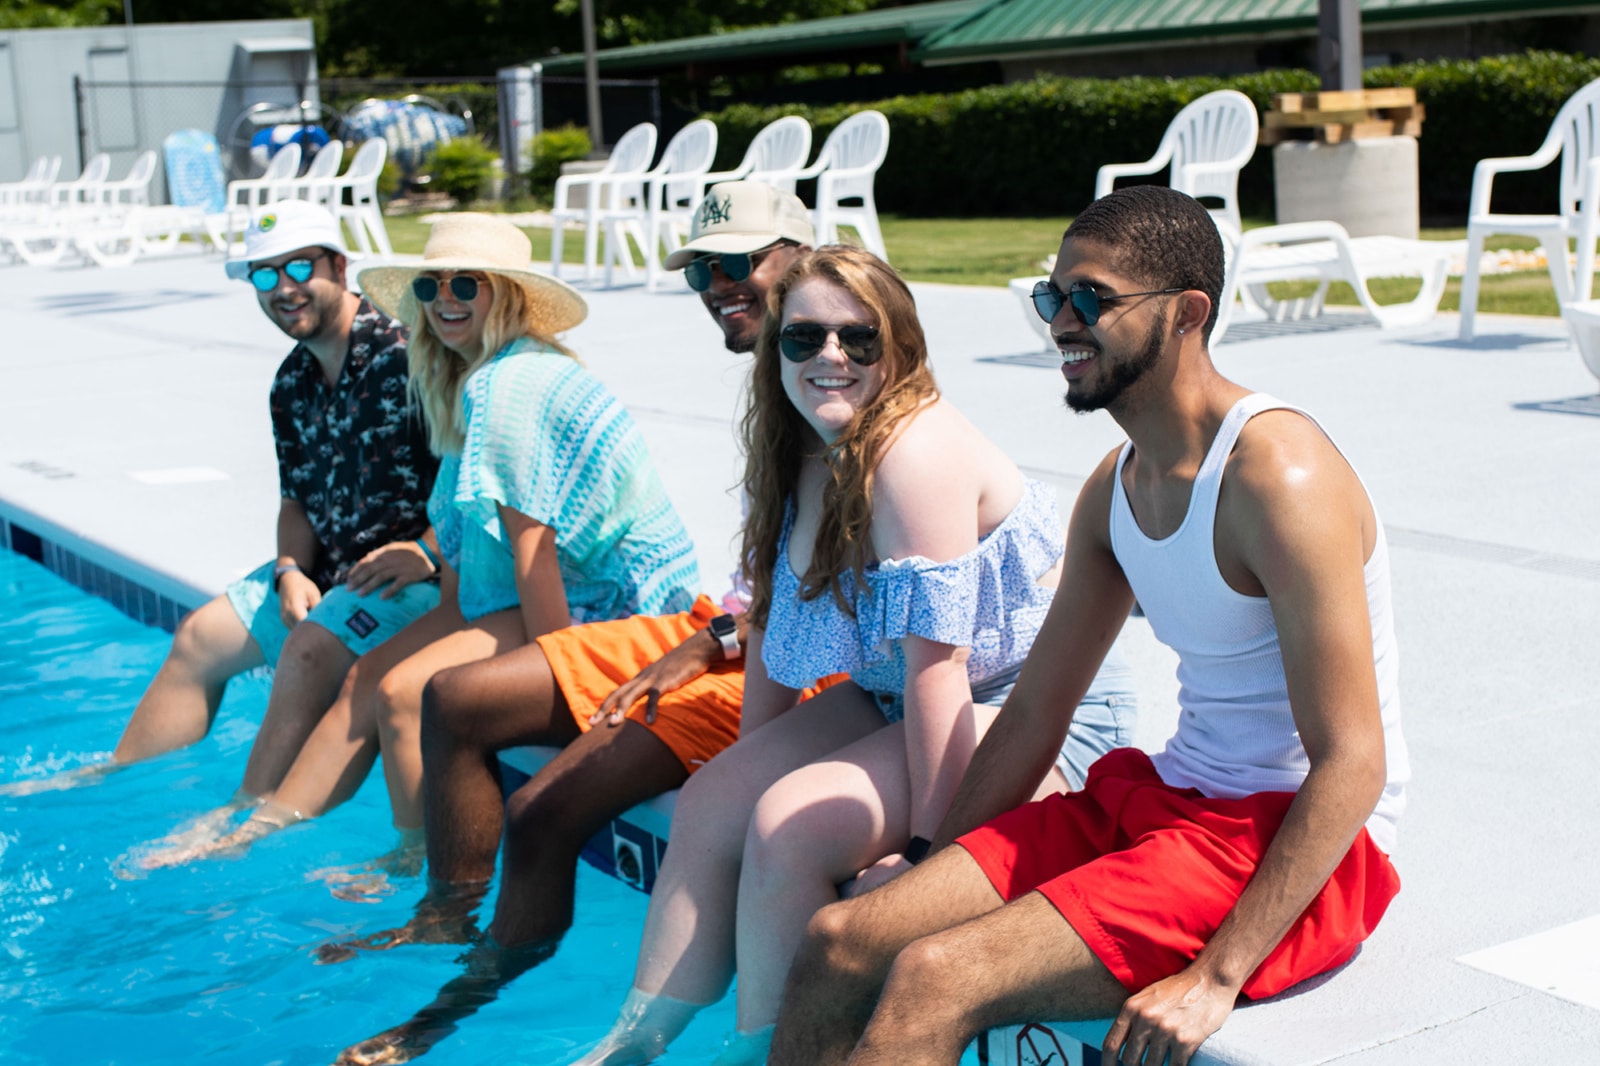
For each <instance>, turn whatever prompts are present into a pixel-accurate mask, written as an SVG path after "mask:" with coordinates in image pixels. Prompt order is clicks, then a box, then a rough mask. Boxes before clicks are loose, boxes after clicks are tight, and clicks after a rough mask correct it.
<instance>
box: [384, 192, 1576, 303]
mask: <svg viewBox="0 0 1600 1066" xmlns="http://www.w3.org/2000/svg"><path fill="white" fill-rule="evenodd" d="M1071 221H1072V219H1070V218H1068V217H1066V216H1062V217H1060V218H902V217H900V216H897V215H885V216H883V217H882V218H881V220H880V224H881V225H882V227H883V240H884V243H885V244H886V245H887V246H888V248H889V258H890V259H891V260H892V261H893V262H894V265H895V268H896V269H897V270H899V271H900V273H901V274H903V275H904V276H905V277H906V278H908V279H910V280H912V281H937V282H945V283H948V284H952V285H1004V284H1005V283H1006V282H1007V281H1009V280H1010V279H1012V278H1017V277H1025V276H1027V275H1030V274H1039V273H1042V272H1043V265H1042V262H1043V260H1044V258H1045V257H1046V256H1048V255H1051V254H1053V253H1054V252H1055V250H1056V247H1057V246H1058V245H1059V244H1060V243H1061V234H1062V232H1063V231H1065V230H1066V228H1067V224H1068V223H1070V222H1071ZM385 222H386V223H387V225H388V227H389V240H390V241H391V242H392V243H393V245H394V249H395V251H397V252H420V251H422V246H423V244H424V242H426V241H427V239H428V229H429V227H428V225H427V223H424V222H422V221H420V220H419V219H418V218H417V216H414V215H393V216H389V217H387V218H386V219H385ZM1268 224H1269V222H1268V220H1265V219H1250V220H1247V221H1246V223H1245V228H1246V229H1254V228H1255V227H1257V226H1265V225H1268ZM527 233H528V236H529V238H530V239H531V240H532V241H533V257H534V258H535V259H541V260H543V259H548V258H549V257H550V231H549V230H547V229H537V228H535V229H529V230H528V231H527ZM1465 236H1466V230H1465V229H1461V228H1457V229H1424V230H1423V231H1422V237H1423V239H1424V240H1460V239H1462V238H1464V237H1465ZM1488 246H1489V247H1490V248H1520V249H1528V248H1534V247H1537V246H1538V242H1537V241H1535V240H1533V239H1531V238H1519V237H1503V238H1499V239H1491V240H1490V241H1489V245H1488ZM561 260H562V262H564V263H576V264H581V263H582V262H583V231H582V230H577V229H569V230H568V231H567V233H566V240H565V241H564V247H563V248H562V255H561ZM1420 285H1421V282H1420V281H1418V280H1415V279H1407V278H1378V279H1375V280H1374V281H1373V282H1372V294H1373V296H1374V297H1375V298H1376V299H1377V301H1378V302H1379V303H1394V302H1397V301H1401V300H1409V299H1410V298H1412V297H1413V296H1415V295H1416V294H1417V290H1418V288H1419V287H1420ZM1314 289H1315V286H1314V285H1313V284H1311V283H1309V282H1305V283H1300V282H1287V283H1283V284H1278V285H1273V286H1270V291H1271V292H1272V294H1273V295H1274V296H1275V297H1278V298H1279V299H1292V298H1294V297H1297V296H1306V295H1309V294H1310V293H1311V292H1312V291H1313V290H1314ZM1328 302H1329V303H1333V304H1351V305H1353V304H1355V302H1356V298H1355V293H1354V292H1353V291H1351V289H1350V287H1349V286H1348V285H1345V284H1343V283H1339V284H1336V285H1334V286H1333V287H1332V289H1330V290H1329V293H1328ZM1460 306H1461V280H1460V279H1459V278H1452V279H1451V280H1450V283H1449V284H1448V286H1446V288H1445V292H1444V299H1443V301H1442V302H1441V303H1440V304H1439V308H1440V310H1443V311H1455V310H1458V309H1459V308H1460ZM1478 310H1480V311H1486V312H1498V313H1501V314H1516V315H1551V316H1554V315H1556V314H1558V313H1559V312H1558V309H1557V307H1556V297H1555V292H1554V290H1553V289H1552V288H1551V287H1550V276H1549V275H1548V274H1546V273H1545V272H1544V271H1542V270H1529V271H1519V272H1517V273H1512V274H1493V275H1487V276H1485V277H1484V278H1483V283H1482V286H1481V288H1480V289H1479V298H1478Z"/></svg>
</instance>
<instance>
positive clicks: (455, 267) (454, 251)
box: [356, 213, 589, 337]
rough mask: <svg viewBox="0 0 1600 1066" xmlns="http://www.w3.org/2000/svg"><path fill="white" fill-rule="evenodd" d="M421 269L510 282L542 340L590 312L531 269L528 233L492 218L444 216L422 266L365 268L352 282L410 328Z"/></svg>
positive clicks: (563, 287) (416, 314)
mask: <svg viewBox="0 0 1600 1066" xmlns="http://www.w3.org/2000/svg"><path fill="white" fill-rule="evenodd" d="M425 270H448V271H452V272H460V271H466V270H481V271H483V272H484V273H486V274H499V275H500V276H501V277H505V278H509V279H510V280H512V281H515V282H516V283H517V284H519V285H521V286H522V289H523V291H524V292H525V293H527V296H528V304H529V306H530V308H531V311H532V314H531V318H532V320H533V324H534V328H535V329H537V330H538V331H539V332H540V333H542V334H544V335H545V336H547V337H554V336H555V335H556V334H557V333H561V332H563V331H565V330H569V329H571V328H572V327H573V326H576V325H577V324H578V323H579V322H582V321H583V320H584V318H585V317H587V316H588V314H589V305H588V303H587V302H585V300H584V298H583V296H582V295H581V294H579V292H578V291H577V290H576V289H574V288H573V287H572V286H570V285H568V284H567V283H566V282H564V281H561V280H560V279H558V278H553V277H551V276H550V275H549V274H545V273H542V272H540V271H537V270H535V269H533V245H532V242H530V241H529V240H528V235H527V234H526V233H523V232H522V231H521V230H519V229H518V228H517V227H515V226H513V225H512V224H511V223H509V222H507V221H506V220H505V219H503V218H496V217H494V216H493V215H480V214H472V213H463V214H459V215H447V216H446V217H444V218H441V219H440V220H439V221H438V222H435V223H434V225H433V232H432V233H430V234H428V243H427V245H425V246H424V247H423V249H422V262H420V263H415V264H410V265H405V266H374V267H368V268H367V269H365V270H363V271H362V272H361V273H360V275H358V276H357V278H356V283H357V284H358V285H360V286H361V291H362V292H364V293H366V294H367V298H368V299H369V300H371V301H372V302H373V303H375V304H377V305H378V307H379V308H380V309H381V310H382V311H383V312H384V313H385V314H387V315H389V316H390V317H391V318H397V319H399V320H400V321H401V322H405V323H408V324H410V325H415V324H416V323H417V322H418V321H419V320H420V319H421V309H420V308H419V307H418V305H417V298H416V297H415V296H413V295H412V293H411V282H412V281H413V280H414V279H415V278H416V276H417V275H418V274H421V273H422V272H423V271H425Z"/></svg>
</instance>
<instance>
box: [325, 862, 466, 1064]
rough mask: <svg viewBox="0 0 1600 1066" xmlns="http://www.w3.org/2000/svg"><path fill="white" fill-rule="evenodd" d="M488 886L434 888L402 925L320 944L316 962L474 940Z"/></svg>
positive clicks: (345, 959) (340, 960)
mask: <svg viewBox="0 0 1600 1066" xmlns="http://www.w3.org/2000/svg"><path fill="white" fill-rule="evenodd" d="M488 890H489V885H488V883H487V882H484V883H480V884H474V885H450V886H447V887H444V888H442V889H436V890H434V891H433V892H430V893H429V895H428V896H426V897H424V898H423V900H422V902H420V903H418V904H417V913H416V914H415V916H413V917H412V919H411V920H410V921H409V922H407V923H406V924H405V925H402V926H400V927H399V928H397V929H383V930H380V931H379V932H376V933H368V934H367V935H366V936H359V937H354V938H352V939H349V940H339V941H333V942H330V943H327V944H323V945H321V946H319V947H318V948H317V951H316V955H317V962H318V963H319V964H321V965H331V964H333V963H339V962H346V961H348V960H350V959H353V958H355V956H356V954H357V953H358V952H362V951H388V950H389V949H390V948H397V947H401V946H402V945H405V944H474V943H476V942H477V941H478V940H480V939H481V938H482V935H483V934H482V933H480V932H479V930H478V923H477V920H476V911H477V907H478V903H479V902H480V901H481V900H482V899H483V897H484V895H485V894H486V893H487V892H488ZM374 1039H376V1038H374Z"/></svg>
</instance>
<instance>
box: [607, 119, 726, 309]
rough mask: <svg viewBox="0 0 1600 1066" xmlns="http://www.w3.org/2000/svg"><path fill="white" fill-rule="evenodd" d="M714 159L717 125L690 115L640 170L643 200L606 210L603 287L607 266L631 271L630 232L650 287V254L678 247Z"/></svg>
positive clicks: (655, 272) (657, 271)
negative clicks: (640, 203) (657, 159)
mask: <svg viewBox="0 0 1600 1066" xmlns="http://www.w3.org/2000/svg"><path fill="white" fill-rule="evenodd" d="M716 158H717V126H716V123H714V122H712V121H710V120H709V119H703V118H702V119H696V120H695V121H693V122H691V123H689V124H688V125H687V126H685V127H683V129H681V130H679V131H678V132H677V133H675V134H673V136H672V140H670V141H668V142H667V147H666V150H665V151H663V152H662V153H661V162H659V163H657V164H656V165H655V167H653V168H652V169H651V170H649V171H648V172H646V173H645V174H644V175H642V178H643V180H644V185H645V191H644V204H643V206H642V209H641V208H640V207H637V206H635V207H619V208H616V209H614V210H608V211H606V212H605V213H604V214H603V215H602V218H601V222H602V225H603V226H604V227H605V242H606V243H605V252H604V254H603V256H602V258H604V259H605V264H606V286H607V287H608V288H609V287H610V286H611V283H612V277H613V274H612V268H613V267H615V266H617V265H621V266H623V267H624V268H626V270H627V271H628V276H629V277H632V276H633V274H634V273H635V271H634V267H633V253H632V252H631V251H629V249H628V239H629V238H630V237H631V238H632V239H633V240H634V241H635V242H636V243H637V244H638V245H639V251H640V252H641V253H642V254H643V255H644V273H645V287H646V288H648V289H654V288H655V286H656V281H657V279H658V278H660V276H661V259H660V258H658V257H657V255H656V253H657V252H658V251H659V250H660V246H661V245H662V244H665V245H666V249H667V254H668V255H670V254H672V252H673V251H675V250H676V249H678V248H681V247H682V246H683V241H684V238H686V237H687V236H688V233H689V219H690V218H691V216H692V215H693V214H694V209H695V208H696V207H698V206H700V201H701V199H703V198H704V197H705V192H706V175H707V174H709V173H710V172H711V164H712V162H713V161H714V160H715V159H716Z"/></svg>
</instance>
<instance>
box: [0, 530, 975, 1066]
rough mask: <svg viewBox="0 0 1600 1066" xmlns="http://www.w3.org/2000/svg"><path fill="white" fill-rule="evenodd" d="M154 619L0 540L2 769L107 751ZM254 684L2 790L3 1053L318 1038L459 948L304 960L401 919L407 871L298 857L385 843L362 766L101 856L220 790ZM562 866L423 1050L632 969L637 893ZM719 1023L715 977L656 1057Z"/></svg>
mask: <svg viewBox="0 0 1600 1066" xmlns="http://www.w3.org/2000/svg"><path fill="white" fill-rule="evenodd" d="M169 642H170V637H169V636H168V635H167V634H165V633H163V632H161V631H160V630H156V629H151V628H148V627H145V626H142V625H140V624H138V623H136V622H133V621H131V620H130V619H128V618H126V617H125V616H123V615H122V614H120V613H119V612H117V611H116V610H115V609H114V608H113V607H111V606H110V605H109V604H106V603H104V602H102V601H100V600H97V599H94V598H93V597H90V596H88V595H86V594H84V593H82V592H80V591H78V590H77V589H75V588H73V587H72V586H70V585H68V584H67V583H66V582H64V581H62V580H61V579H60V578H58V577H56V576H55V575H53V574H51V573H49V572H48V571H46V570H44V569H43V568H42V567H40V566H38V565H37V564H35V563H33V562H32V561H31V560H28V559H25V558H23V557H21V556H19V555H15V554H13V553H10V552H5V551H0V782H8V781H14V780H19V779H26V778H37V777H44V776H47V775H49V774H52V773H55V772H56V771H59V770H62V769H69V768H72V767H76V766H81V765H84V764H86V763H90V762H95V761H98V760H100V759H102V758H103V757H104V756H105V755H106V754H107V753H109V751H110V750H111V748H112V747H113V746H114V745H115V744H116V741H117V737H118V736H119V735H120V733H121V730H122V726H123V724H124V723H125V722H126V721H127V718H128V716H129V714H130V713H131V711H132V709H133V706H134V704H135V702H136V701H137V700H138V698H139V695H140V694H141V693H142V692H143V690H144V687H145V685H146V684H147V683H148V681H149V679H150V677H151V676H152V675H153V674H154V673H155V670H156V668H157V666H158V665H159V664H160V662H161V659H162V657H163V655H164V654H165V653H166V649H167V646H168V644H169ZM266 696H267V682H266V681H265V680H264V679H262V678H259V677H245V678H241V679H237V680H235V681H234V682H233V683H232V684H231V685H230V686H229V688H228V694H227V698H226V699H225V701H224V702H223V706H222V710H221V712H220V714H219V715H218V718H217V723H216V726H215V728H214V729H213V730H212V733H211V735H210V736H209V737H208V738H207V739H206V740H204V741H202V742H201V743H199V744H196V745H194V746H193V747H191V748H188V749H185V750H183V751H178V752H174V753H171V754H169V755H166V756H163V757H161V758H158V759H154V760H151V761H150V762H148V763H144V764H141V765H138V766H134V767H131V768H129V769H126V770H123V771H121V772H119V773H116V774H112V775H109V776H108V777H106V778H104V779H102V780H101V781H100V782H99V783H98V784H95V785H92V786H87V787H80V788H78V789H75V790H72V791H65V792H52V793H44V794H40V795H34V796H26V797H0V949H3V950H0V1048H3V1049H4V1051H3V1052H0V1057H3V1058H4V1060H5V1062H7V1063H8V1064H28V1066H33V1064H45V1063H49V1064H52V1066H54V1064H59V1063H117V1064H123V1063H159V1062H192V1061H196V1060H200V1059H204V1060H205V1061H206V1062H207V1063H208V1064H227V1063H239V1064H241V1066H244V1064H248V1066H262V1064H264V1063H315V1062H329V1061H331V1060H332V1059H333V1058H334V1056H335V1055H337V1054H338V1052H339V1051H340V1050H341V1049H343V1048H344V1047H346V1046H347V1045H349V1044H353V1043H355V1042H357V1041H359V1040H362V1039H364V1038H366V1037H368V1036H371V1035H373V1034H375V1033H377V1032H379V1031H381V1030H383V1029H386V1028H388V1027H390V1026H392V1025H395V1024H398V1023H399V1022H401V1021H403V1020H405V1019H406V1018H407V1017H409V1016H410V1014H411V1012H412V1011H413V1010H415V1009H416V1008H418V1007H420V1006H422V1005H423V1004H425V1003H426V1002H428V1001H429V1000H431V999H432V998H433V995H434V993H435V991H436V990H437V989H438V988H439V986H440V985H441V984H443V983H444V982H445V981H447V980H449V979H450V978H451V977H453V976H455V975H456V974H457V973H458V972H459V968H458V967H457V966H456V965H455V959H456V957H457V956H458V955H459V953H460V949H458V948H453V947H435V946H412V947H404V948H400V949H397V950H394V951H389V952H383V953H379V954H365V955H361V956H359V957H357V958H356V959H355V960H353V961H350V962H346V963H343V964H340V965H336V966H319V965H316V964H314V962H313V957H312V954H311V952H312V949H314V948H315V947H316V946H317V945H318V944H321V943H323V942H324V941H326V940H328V939H330V938H334V937H342V936H347V935H352V934H359V933H364V932H372V931H375V930H378V929H383V928H388V927H391V926H394V925H398V924H400V923H401V922H403V921H404V920H405V919H406V917H407V916H408V915H409V913H410V908H411V905H412V904H413V903H414V902H415V900H416V899H417V898H418V897H419V896H420V895H421V892H422V882H421V879H420V878H401V879H397V881H396V882H395V884H396V891H395V892H394V894H393V895H391V896H389V897H387V898H384V899H380V900H378V901H377V902H375V903H352V902H344V901H341V900H336V899H334V898H333V897H332V896H331V895H330V893H329V890H328V888H327V886H326V885H325V884H324V883H323V882H322V881H320V880H318V879H316V878H315V877H313V876H311V875H312V874H313V873H314V871H317V870H321V869H324V868H327V867H337V866H347V865H351V864H356V863H359V862H362V861H364V860H367V859H370V858H372V857H374V856H376V855H378V854H380V853H382V852H384V851H386V850H387V849H388V847H389V846H390V844H391V843H392V839H393V830H392V829H391V828H390V826H389V814H388V804H387V800H386V797H385V793H384V790H383V785H382V780H381V775H380V774H377V773H374V774H373V775H372V776H371V777H370V778H369V780H368V782H367V784H366V786H365V787H364V788H363V789H362V790H361V792H360V793H359V794H358V795H357V796H356V798H355V799H354V800H352V801H351V802H349V803H347V804H345V805H344V806H343V807H341V808H339V809H338V810H336V811H334V812H333V813H332V814H330V815H329V816H328V817H326V818H324V819H320V820H319V821H317V822H314V823H309V824H306V825H300V826H296V827H294V828H292V829H290V830H287V831H285V832H283V833H280V834H278V835H276V836H274V837H271V838H269V839H267V840H265V841H263V842H261V843H258V844H257V845H256V846H255V848H254V849H253V850H252V851H251V852H250V853H249V854H248V855H246V856H244V857H242V858H237V859H222V860H212V861H208V862H202V863H196V864H192V865H190V866H188V867H182V868H178V869H173V870H158V871H155V872H153V873H150V874H148V875H145V876H140V877H137V878H132V879H127V878H126V877H124V876H119V875H118V871H119V869H120V867H119V864H118V859H119V858H120V857H121V856H123V855H125V854H126V853H127V852H128V851H129V850H130V849H132V848H135V847H137V846H139V845H141V844H143V843H146V842H148V841H150V840H152V839H154V838H156V837H159V836H161V835H163V834H165V833H166V832H167V831H169V830H170V829H171V828H172V827H174V826H175V825H176V824H177V823H179V822H181V821H183V820H185V819H188V818H191V817H193V816H195V815H197V814H200V813H202V812H203V811H205V810H207V809H209V808H210V807H212V806H214V805H215V804H217V803H219V802H222V801H223V800H225V799H226V798H227V797H228V796H229V795H231V794H232V792H233V790H234V788H235V787H236V786H237V784H238V781H239V777H240V775H241V774H242V772H243V768H244V762H245V757H246V754H247V753H248V751H249V746H250V740H251V738H252V737H253V736H254V734H255V729H256V726H257V724H258V723H259V721H260V718H261V714H262V712H263V710H264V709H265V706H266ZM578 882H579V884H578V909H577V921H576V924H575V926H574V928H573V930H572V932H571V933H570V934H569V935H568V936H567V939H566V941H565V942H564V943H563V944H562V946H561V949H560V951H558V952H557V953H556V955H555V957H554V958H552V959H551V960H550V961H548V962H547V963H545V964H544V965H543V966H542V967H540V968H538V969H536V970H534V971H532V972H530V973H527V974H524V975H523V976H522V977H521V978H519V979H518V980H517V981H516V982H515V983H513V984H512V985H511V986H510V987H509V988H508V989H507V990H506V991H505V992H504V993H502V995H501V997H500V999H499V1001H498V1002H496V1003H494V1004H492V1005H490V1006H488V1007H486V1008H485V1009H484V1010H482V1011H481V1012H480V1013H479V1014H478V1015H477V1016H475V1017H473V1018H471V1019H469V1020H467V1021H466V1022H465V1023H463V1024H462V1026H461V1028H460V1029H459V1030H458V1031H457V1032H456V1033H454V1034H452V1035H451V1036H449V1037H447V1038H445V1040H444V1041H442V1042H441V1043H440V1044H438V1045H437V1046H436V1047H435V1048H434V1049H433V1050H432V1051H431V1052H430V1053H429V1054H428V1055H427V1057H426V1058H425V1059H424V1060H423V1061H426V1062H428V1063H432V1064H437V1066H446V1064H451V1063H482V1062H485V1061H491V1060H492V1061H495V1062H500V1063H538V1064H545V1063H560V1062H564V1061H567V1060H569V1059H571V1058H574V1057H576V1055H577V1054H578V1053H579V1052H580V1051H581V1050H582V1049H583V1048H585V1047H586V1046H588V1045H589V1044H592V1043H593V1042H594V1041H595V1040H597V1039H599V1037H600V1036H601V1035H602V1034H603V1033H604V1032H605V1030H606V1028H607V1027H608V1025H609V1024H610V1022H611V1019H612V1018H613V1017H614V1012H615V1010H616V1008H617V1006H618V1005H619V1004H620V1003H621V1002H622V998H623V995H624V994H625V993H626V991H627V988H628V984H629V980H630V978H631V977H632V974H633V960H634V954H635V951H636V950H637V947H638V943H639V935H640V931H641V929H642V927H643V924H644V913H645V905H646V902H647V901H646V899H645V897H644V896H642V895H640V894H639V893H637V892H635V891H634V890H633V889H630V888H628V887H627V886H625V885H623V884H621V883H620V882H617V881H615V880H613V879H611V878H609V877H606V876H604V875H601V874H599V873H597V872H596V871H594V870H592V869H590V868H589V867H587V866H581V867H580V868H579V874H578ZM489 902H490V903H491V904H492V899H491V900H490V901H489ZM732 1029H733V1001H732V997H731V996H730V997H728V998H727V999H725V1000H724V1001H723V1002H722V1003H720V1004H718V1005H717V1006H715V1007H713V1008H710V1009H708V1010H707V1011H705V1012H703V1013H702V1015H701V1016H700V1017H699V1018H698V1019H696V1021H695V1023H694V1025H693V1026H692V1027H691V1028H690V1029H689V1031H688V1032H687V1033H686V1034H684V1036H683V1037H682V1038H681V1039H680V1040H679V1041H678V1042H677V1044H675V1045H674V1047H673V1049H672V1050H671V1051H670V1052H669V1053H668V1054H667V1055H666V1056H665V1057H664V1058H663V1060H662V1061H663V1062H668V1063H673V1062H676V1063H695V1062H699V1063H704V1062H709V1061H710V1060H711V1059H712V1058H714V1057H715V1055H716V1053H717V1050H718V1049H719V1048H720V1047H721V1044H722V1041H723V1038H724V1037H725V1035H726V1034H727V1033H729V1032H731V1031H732ZM970 1056H971V1053H970V1052H969V1057H970Z"/></svg>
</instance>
